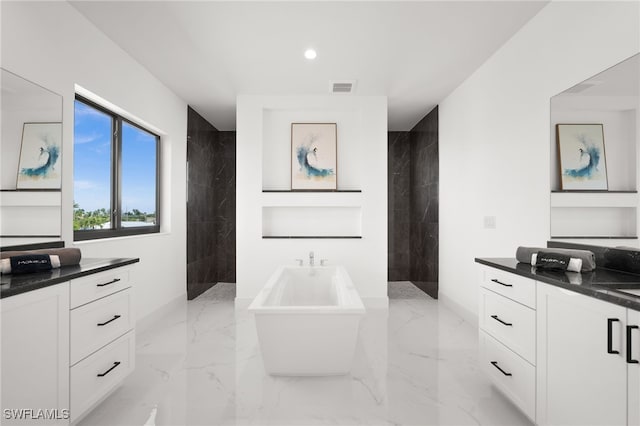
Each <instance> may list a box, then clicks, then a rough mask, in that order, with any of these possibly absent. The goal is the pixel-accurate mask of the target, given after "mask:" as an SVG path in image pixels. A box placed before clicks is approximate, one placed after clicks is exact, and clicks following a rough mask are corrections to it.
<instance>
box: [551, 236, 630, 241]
mask: <svg viewBox="0 0 640 426" xmlns="http://www.w3.org/2000/svg"><path fill="white" fill-rule="evenodd" d="M551 239H552V240H637V239H638V237H637V236H624V237H620V236H591V237H588V236H579V237H576V236H564V237H551Z"/></svg>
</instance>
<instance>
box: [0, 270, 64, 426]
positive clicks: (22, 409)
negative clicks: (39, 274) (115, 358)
mask: <svg viewBox="0 0 640 426" xmlns="http://www.w3.org/2000/svg"><path fill="white" fill-rule="evenodd" d="M0 335H1V336H2V337H1V338H0V343H1V348H2V357H1V358H2V362H1V364H0V365H1V368H0V375H1V377H2V391H1V392H0V395H2V413H1V415H2V420H1V421H0V423H2V424H3V425H9V424H47V425H51V424H68V423H69V420H68V415H69V411H68V410H69V284H68V283H62V284H57V285H53V286H51V287H47V288H43V289H40V290H34V291H31V292H28V293H24V294H19V295H16V296H11V297H7V298H4V299H1V300H0ZM7 410H8V411H7ZM65 417H66V418H65ZM16 418H18V419H16ZM20 418H21V420H20Z"/></svg>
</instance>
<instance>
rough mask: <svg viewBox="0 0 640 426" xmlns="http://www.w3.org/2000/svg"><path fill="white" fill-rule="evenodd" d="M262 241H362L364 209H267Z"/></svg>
mask: <svg viewBox="0 0 640 426" xmlns="http://www.w3.org/2000/svg"><path fill="white" fill-rule="evenodd" d="M262 238H264V239H269V238H281V239H302V238H314V239H318V238H326V239H329V238H333V239H358V238H362V208H361V207H360V206H345V205H335V206H327V205H322V206H310V205H309V204H308V203H304V204H302V205H298V206H263V207H262Z"/></svg>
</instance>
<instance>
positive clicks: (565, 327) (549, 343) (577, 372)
mask: <svg viewBox="0 0 640 426" xmlns="http://www.w3.org/2000/svg"><path fill="white" fill-rule="evenodd" d="M537 287H538V288H537V299H538V300H537V303H538V310H537V311H538V312H537V313H538V315H537V336H538V339H537V340H538V342H537V361H538V364H537V373H536V376H537V398H536V399H537V416H536V420H537V421H538V423H539V424H541V425H546V424H548V425H624V424H626V423H627V363H626V358H625V355H626V353H625V349H626V345H625V339H624V334H625V325H626V319H627V310H626V309H625V308H623V307H621V306H618V305H614V304H611V303H607V302H604V301H601V300H598V299H594V298H591V297H587V296H584V295H581V294H578V293H574V292H571V291H568V290H563V289H560V288H557V287H553V286H549V285H546V284H542V283H538V286H537ZM610 352H614V353H610ZM616 352H617V353H616Z"/></svg>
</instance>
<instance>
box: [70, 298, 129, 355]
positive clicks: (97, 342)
mask: <svg viewBox="0 0 640 426" xmlns="http://www.w3.org/2000/svg"><path fill="white" fill-rule="evenodd" d="M134 323H135V318H134V315H133V300H132V292H131V289H126V290H122V291H120V292H119V293H115V294H112V295H111V296H108V297H105V298H102V299H99V300H96V301H95V302H92V303H88V304H86V305H83V306H80V307H79V308H76V309H73V310H72V311H71V318H70V327H71V337H70V340H71V354H70V361H71V365H73V364H75V363H76V362H78V361H80V360H81V359H82V358H84V357H86V356H87V355H89V354H91V353H92V352H95V351H96V350H98V349H100V348H101V347H103V346H104V345H106V344H107V343H109V342H111V341H113V340H115V339H116V338H118V337H120V336H121V335H123V334H124V333H126V332H127V331H129V330H131V329H132V328H133V327H134Z"/></svg>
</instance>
